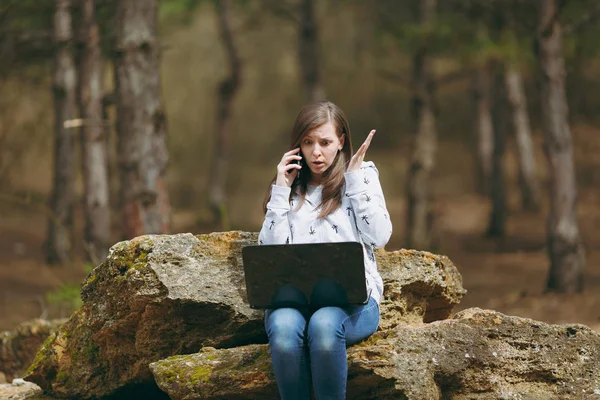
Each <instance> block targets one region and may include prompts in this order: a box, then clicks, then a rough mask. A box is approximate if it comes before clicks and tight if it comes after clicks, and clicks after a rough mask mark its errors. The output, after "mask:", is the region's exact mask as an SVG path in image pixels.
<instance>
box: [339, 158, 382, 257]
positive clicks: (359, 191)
mask: <svg viewBox="0 0 600 400" xmlns="http://www.w3.org/2000/svg"><path fill="white" fill-rule="evenodd" d="M344 176H345V179H346V193H345V196H347V197H349V199H350V204H351V205H352V209H353V210H354V216H355V218H356V226H357V228H358V233H359V235H360V237H361V240H362V241H363V243H365V244H367V245H370V246H371V247H372V248H378V247H383V246H385V244H386V243H387V242H388V240H389V239H390V236H391V235H392V221H391V220H390V214H389V213H388V211H387V208H386V205H385V198H384V197H383V190H382V188H381V183H380V182H379V171H377V168H376V167H375V164H374V163H372V162H363V163H362V166H361V167H360V169H358V170H357V171H352V172H347V173H345V174H344Z"/></svg>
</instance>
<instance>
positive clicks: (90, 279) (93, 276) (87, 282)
mask: <svg viewBox="0 0 600 400" xmlns="http://www.w3.org/2000/svg"><path fill="white" fill-rule="evenodd" d="M97 280H98V275H96V274H94V273H92V274H90V275H89V276H88V277H87V279H86V280H85V282H83V285H84V286H87V285H91V284H92V283H94V282H96V281H97Z"/></svg>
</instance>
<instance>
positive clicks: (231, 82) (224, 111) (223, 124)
mask: <svg viewBox="0 0 600 400" xmlns="http://www.w3.org/2000/svg"><path fill="white" fill-rule="evenodd" d="M215 6H216V9H217V15H218V18H219V31H220V34H221V40H222V41H223V46H224V47H225V52H226V55H227V60H228V61H229V72H230V74H229V76H228V77H226V78H225V79H224V80H223V81H222V82H221V84H220V85H219V93H218V97H219V102H218V104H217V130H216V131H215V139H214V154H213V159H212V163H211V168H210V180H209V185H208V196H209V202H210V206H211V209H212V211H213V215H214V217H215V218H214V219H215V220H216V222H217V223H218V224H219V225H220V226H221V229H222V230H228V229H229V222H228V217H227V207H226V204H227V194H226V184H227V170H228V166H229V153H230V150H231V149H230V148H231V108H232V106H233V100H234V98H235V95H236V94H237V93H238V88H239V86H240V83H241V69H242V65H241V61H240V57H239V55H238V51H237V48H236V47H235V43H234V42H233V34H232V30H231V21H230V16H229V13H230V9H231V2H230V1H229V0H216V1H215Z"/></svg>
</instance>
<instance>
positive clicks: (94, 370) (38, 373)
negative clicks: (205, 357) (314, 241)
mask: <svg viewBox="0 0 600 400" xmlns="http://www.w3.org/2000/svg"><path fill="white" fill-rule="evenodd" d="M255 242H256V235H252V234H246V233H239V232H232V233H225V234H214V235H202V236H198V237H195V236H193V235H191V234H180V235H172V236H167V235H156V236H155V235H152V236H142V237H138V238H135V239H133V240H130V241H126V242H121V243H118V244H116V245H115V246H113V247H112V248H111V250H110V255H109V256H108V258H107V260H106V261H105V262H104V263H103V264H101V265H100V266H98V267H97V268H95V269H94V270H93V272H92V273H91V274H90V276H89V277H88V278H87V280H86V281H85V282H84V284H83V287H82V290H81V294H82V299H83V306H82V307H81V308H80V309H79V310H78V311H76V312H75V313H74V314H73V315H72V316H71V318H70V319H69V321H68V322H67V323H65V324H64V325H63V326H62V327H61V329H60V330H59V332H58V333H57V334H56V335H53V336H51V337H49V338H48V340H47V341H46V343H45V344H44V346H43V348H42V349H41V351H40V353H39V354H38V356H37V358H36V360H35V361H34V362H33V364H32V365H31V367H30V368H29V370H28V373H27V375H26V376H25V379H27V380H28V381H31V382H34V383H36V384H38V385H39V386H40V387H41V388H42V389H44V391H45V392H46V393H49V394H52V395H53V396H56V397H65V398H90V397H100V396H104V395H107V394H110V393H113V392H114V391H115V390H117V389H119V388H123V387H125V386H128V385H132V384H136V383H148V382H150V383H151V382H152V375H151V373H150V370H149V368H148V364H149V363H150V362H152V361H156V360H159V359H161V358H165V357H169V356H172V355H175V354H186V353H192V352H196V351H198V350H200V348H202V347H203V346H215V347H232V346H239V345H244V344H248V343H264V342H265V341H266V337H265V333H264V327H263V322H262V313H261V312H259V311H256V310H253V309H251V308H250V307H249V306H248V304H246V302H245V301H244V298H245V294H244V289H245V287H244V284H243V269H242V266H241V261H240V257H239V255H240V254H241V245H242V244H243V243H255Z"/></svg>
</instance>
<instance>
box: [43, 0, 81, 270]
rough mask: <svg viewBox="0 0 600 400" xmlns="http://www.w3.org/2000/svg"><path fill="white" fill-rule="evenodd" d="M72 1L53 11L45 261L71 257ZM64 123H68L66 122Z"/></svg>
mask: <svg viewBox="0 0 600 400" xmlns="http://www.w3.org/2000/svg"><path fill="white" fill-rule="evenodd" d="M70 12H71V2H70V1H69V0H57V1H56V11H55V14H54V43H55V46H56V53H55V57H54V73H53V86H52V90H53V95H54V181H53V191H52V198H51V202H50V203H51V204H50V208H51V210H52V215H51V216H50V220H49V223H48V237H47V241H46V261H47V262H48V263H49V264H58V263H60V264H67V263H69V262H70V260H71V256H70V252H71V247H72V240H71V239H72V214H73V203H74V200H75V194H74V186H73V185H74V182H73V181H74V175H75V154H74V134H73V131H72V130H70V129H69V128H67V127H68V126H69V125H68V122H67V121H70V120H72V119H73V118H74V116H75V105H76V85H77V83H76V72H75V65H74V61H73V54H72V42H73V29H72V25H71V14H70ZM65 122H67V124H65Z"/></svg>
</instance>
